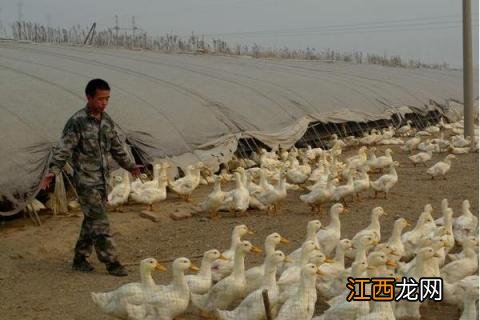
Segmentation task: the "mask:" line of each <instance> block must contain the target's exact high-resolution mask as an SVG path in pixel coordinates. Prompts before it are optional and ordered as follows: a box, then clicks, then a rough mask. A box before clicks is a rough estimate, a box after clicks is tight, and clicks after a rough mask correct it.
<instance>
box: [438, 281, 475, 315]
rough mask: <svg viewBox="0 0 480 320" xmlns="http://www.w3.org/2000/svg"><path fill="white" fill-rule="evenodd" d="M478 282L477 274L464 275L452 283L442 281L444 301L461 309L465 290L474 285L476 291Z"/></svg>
mask: <svg viewBox="0 0 480 320" xmlns="http://www.w3.org/2000/svg"><path fill="white" fill-rule="evenodd" d="M478 283H479V278H478V275H474V276H468V277H465V278H463V279H462V280H460V281H458V282H456V283H454V284H450V283H448V282H443V293H444V294H443V298H444V301H445V302H446V303H448V304H451V305H455V306H457V307H458V308H459V309H461V308H462V307H463V302H464V301H463V297H464V295H465V290H466V289H467V288H469V287H476V290H477V292H478Z"/></svg>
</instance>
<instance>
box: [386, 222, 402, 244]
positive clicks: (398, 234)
mask: <svg viewBox="0 0 480 320" xmlns="http://www.w3.org/2000/svg"><path fill="white" fill-rule="evenodd" d="M402 231H403V226H402V225H401V224H396V225H394V226H393V231H392V236H391V237H390V239H389V240H388V243H394V242H398V241H401V239H402Z"/></svg>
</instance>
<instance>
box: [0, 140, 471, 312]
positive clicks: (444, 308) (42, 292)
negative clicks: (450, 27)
mask: <svg viewBox="0 0 480 320" xmlns="http://www.w3.org/2000/svg"><path fill="white" fill-rule="evenodd" d="M379 149H382V148H379ZM393 150H394V151H395V154H394V159H396V160H398V161H399V162H400V167H399V168H398V173H399V176H400V179H399V183H398V184H397V185H396V186H395V187H394V188H393V189H392V192H391V195H390V197H389V199H388V200H384V199H365V200H364V201H362V202H356V203H354V204H353V205H352V206H351V208H350V211H349V212H348V213H347V214H345V215H342V216H341V221H342V237H352V236H353V235H354V234H355V233H356V232H357V231H358V230H360V229H361V228H363V227H365V226H366V225H368V223H369V216H370V210H371V209H372V208H373V207H375V206H382V207H383V208H384V209H385V211H386V212H387V213H388V215H387V216H386V217H382V221H381V222H382V237H383V238H384V239H385V238H387V237H389V235H390V232H391V230H392V226H393V221H394V220H395V219H396V218H398V217H400V216H402V217H406V218H408V219H410V220H412V221H416V218H417V217H418V215H419V213H420V212H421V210H422V209H423V206H424V205H425V204H426V203H432V205H433V207H434V210H435V211H434V215H435V216H436V217H438V216H440V212H439V208H440V201H441V200H442V199H443V198H448V199H449V201H450V206H451V207H452V208H453V209H454V212H455V215H458V214H459V212H460V208H461V202H462V200H464V199H469V200H470V202H471V205H472V212H477V213H478V154H467V155H460V156H458V159H456V160H454V162H453V165H452V169H451V171H450V173H449V174H448V178H447V180H430V179H429V177H428V176H427V174H426V173H425V168H423V167H417V168H414V167H413V166H412V164H411V163H410V162H409V160H408V159H407V155H406V154H405V153H404V152H402V151H401V150H400V149H398V148H396V147H394V148H393ZM440 158H443V155H434V160H438V159H440ZM210 189H211V187H209V186H208V187H207V186H202V187H201V188H199V189H198V190H197V191H196V192H195V193H194V197H193V202H194V203H196V202H199V201H200V200H201V199H203V198H204V197H205V196H206V194H208V192H209V191H210ZM299 194H300V192H297V191H291V192H289V195H288V199H287V201H285V202H284V203H283V205H282V208H281V210H280V214H279V215H278V216H276V217H273V218H272V217H266V216H265V215H264V214H263V213H262V212H256V211H251V212H249V215H248V217H243V218H234V217H228V216H226V217H225V218H223V219H219V220H215V221H210V220H208V219H205V217H204V216H203V215H195V216H194V217H193V218H191V219H188V220H183V221H164V222H159V223H154V222H151V221H149V220H146V219H144V218H141V217H140V216H139V212H140V211H141V210H142V209H143V207H141V206H137V205H132V206H129V207H128V210H127V212H124V213H111V214H110V219H111V224H112V229H113V232H114V238H115V240H116V242H117V245H118V253H119V255H120V257H121V261H123V262H125V263H134V262H138V261H139V260H141V259H143V258H145V257H150V256H153V257H156V258H158V259H160V260H163V259H171V258H175V257H179V256H186V257H194V256H198V255H201V254H202V253H203V251H205V250H207V249H210V248H218V249H226V248H228V246H229V241H230V233H231V230H232V228H233V226H235V225H236V224H239V223H244V224H246V225H248V226H249V227H251V228H252V229H253V230H255V232H256V234H255V235H254V236H251V237H250V238H249V240H251V241H252V243H254V244H258V245H263V240H264V237H265V236H266V235H268V234H269V233H271V232H274V231H276V232H279V233H280V234H281V235H282V236H284V237H286V238H288V239H290V240H292V243H291V244H290V245H288V246H282V247H279V249H280V250H284V251H285V252H290V251H291V250H293V249H295V248H296V247H298V246H300V244H301V242H302V239H303V237H304V232H305V226H306V223H307V222H308V221H309V220H311V219H312V216H311V215H310V214H309V208H308V207H307V206H306V205H305V204H304V203H302V202H301V201H300V200H299V199H298V196H299ZM325 208H327V206H326V207H325ZM157 209H158V210H159V211H162V212H173V211H175V210H178V211H183V210H190V211H191V210H192V209H191V206H190V205H188V204H184V203H182V202H180V200H179V199H178V198H177V197H176V196H175V195H170V196H169V199H168V200H167V201H165V202H163V203H161V204H159V205H158V208H157ZM77 214H78V212H77ZM320 219H321V220H322V222H323V223H324V224H327V223H328V217H325V216H321V217H320ZM42 221H43V225H42V226H41V227H33V226H32V224H31V222H30V221H29V220H28V219H17V220H14V221H8V222H4V223H2V227H1V228H0V243H1V247H2V250H1V251H0V288H1V290H0V301H1V302H2V303H1V304H0V315H1V317H0V318H2V319H5V320H9V319H51V320H53V319H62V320H65V319H82V320H87V319H92V320H93V319H97V320H98V319H111V318H110V317H108V316H105V315H103V314H101V312H100V311H99V310H98V309H97V308H96V307H95V305H94V304H93V302H92V301H91V299H90V295H89V292H90V291H106V290H110V289H113V288H116V287H118V286H119V285H121V284H123V283H128V282H132V281H137V280H138V279H139V274H138V271H137V267H136V266H134V265H132V266H130V267H129V270H130V271H131V272H130V275H129V276H128V277H125V278H115V277H111V276H109V275H107V273H106V272H105V268H104V266H103V265H101V264H100V263H98V261H97V260H96V258H93V257H92V259H91V260H92V262H93V264H94V265H95V267H96V270H95V272H93V273H90V274H84V273H79V272H73V271H71V269H70V263H71V258H72V253H73V247H74V245H75V241H76V238H77V236H78V231H79V228H80V223H81V215H80V214H78V216H69V217H65V216H62V217H52V216H51V214H50V213H48V212H47V213H44V214H43V215H42ZM261 260H262V259H261V257H260V256H249V257H247V263H248V265H252V264H256V263H260V261H261ZM194 261H195V262H196V263H197V264H199V263H200V261H198V259H194ZM155 278H156V280H157V282H158V283H165V282H167V281H168V279H169V278H170V274H169V273H164V274H159V273H157V274H156V275H155ZM324 308H325V304H324V303H323V302H322V301H321V299H319V301H318V304H317V314H320V313H321V311H322V310H324ZM421 311H422V319H439V318H443V319H458V317H459V312H458V311H457V310H456V309H455V308H453V307H450V306H448V305H445V304H443V303H436V304H430V305H429V306H424V307H422V310H421ZM187 318H188V319H197V316H196V315H195V313H194V310H193V308H192V309H191V312H190V311H189V313H188V314H187Z"/></svg>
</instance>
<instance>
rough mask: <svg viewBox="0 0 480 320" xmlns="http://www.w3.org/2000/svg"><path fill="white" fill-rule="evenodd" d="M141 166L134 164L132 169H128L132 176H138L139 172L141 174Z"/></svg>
mask: <svg viewBox="0 0 480 320" xmlns="http://www.w3.org/2000/svg"><path fill="white" fill-rule="evenodd" d="M141 168H143V166H142V165H139V164H136V165H135V167H134V168H133V169H132V170H130V173H131V174H132V176H133V177H134V178H138V177H139V176H140V174H141V172H140V169H141Z"/></svg>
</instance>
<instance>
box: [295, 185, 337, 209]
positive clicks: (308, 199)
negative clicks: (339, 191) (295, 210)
mask: <svg viewBox="0 0 480 320" xmlns="http://www.w3.org/2000/svg"><path fill="white" fill-rule="evenodd" d="M336 183H338V179H335V178H333V177H332V176H330V177H329V179H328V182H327V184H326V185H323V184H318V185H317V186H315V187H314V188H313V189H312V190H311V191H310V192H309V193H307V194H303V195H300V200H302V201H303V202H305V203H307V204H308V205H309V206H310V208H311V210H312V213H320V210H321V206H322V204H324V203H326V202H329V201H330V200H331V199H332V194H333V190H334V189H335V184H336Z"/></svg>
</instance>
